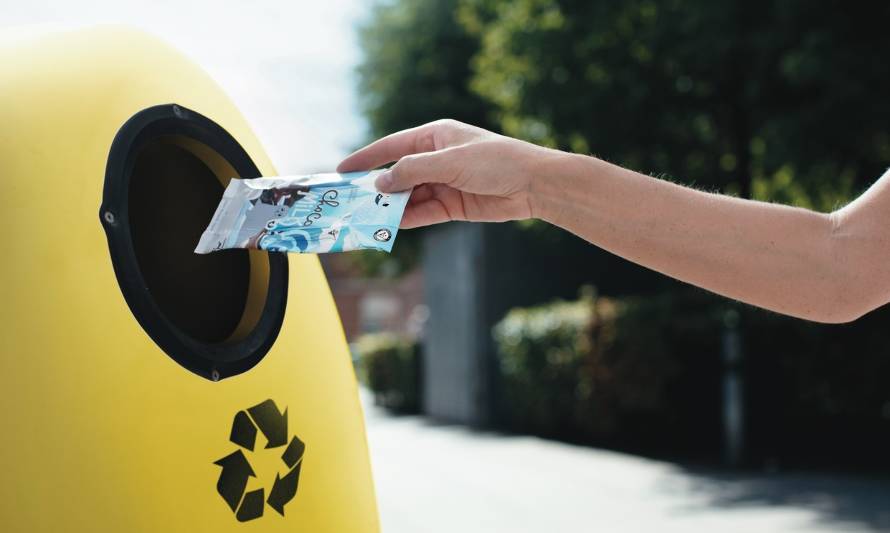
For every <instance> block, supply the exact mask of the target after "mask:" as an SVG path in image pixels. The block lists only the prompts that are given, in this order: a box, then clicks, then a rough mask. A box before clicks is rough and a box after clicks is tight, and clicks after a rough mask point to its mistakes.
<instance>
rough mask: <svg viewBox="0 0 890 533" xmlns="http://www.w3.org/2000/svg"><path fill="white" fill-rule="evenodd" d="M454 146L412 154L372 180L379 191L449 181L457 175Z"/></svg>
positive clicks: (456, 159) (398, 189)
mask: <svg viewBox="0 0 890 533" xmlns="http://www.w3.org/2000/svg"><path fill="white" fill-rule="evenodd" d="M454 151H455V148H446V149H444V150H439V151H437V152H427V153H422V154H413V155H408V156H405V157H403V158H401V159H400V160H399V161H398V162H397V163H396V164H395V165H393V166H391V167H390V168H389V169H387V170H386V171H384V172H383V173H382V174H380V175H379V176H377V180H376V181H375V182H374V185H376V187H377V189H378V190H379V191H380V192H398V191H406V190H409V189H411V188H413V187H416V186H418V185H423V184H424V183H451V182H453V181H454V179H455V176H456V175H457V161H458V160H459V159H458V158H457V157H455V156H456V154H455V153H454Z"/></svg>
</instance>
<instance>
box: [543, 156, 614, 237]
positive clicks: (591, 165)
mask: <svg viewBox="0 0 890 533" xmlns="http://www.w3.org/2000/svg"><path fill="white" fill-rule="evenodd" d="M599 163H602V162H601V161H600V160H598V159H596V158H593V157H590V156H586V155H580V154H574V153H570V152H561V151H559V150H551V149H547V152H546V153H545V154H543V156H541V155H539V156H538V157H537V158H536V159H535V162H534V164H533V165H531V172H530V173H531V175H530V176H529V208H530V210H531V216H532V218H536V219H540V220H543V221H545V222H549V223H551V224H556V225H561V224H560V219H561V218H562V217H563V216H564V215H565V214H566V212H567V211H568V210H569V209H570V208H571V202H572V200H573V198H576V197H577V196H578V194H576V193H577V192H579V191H578V189H579V188H580V187H584V188H585V189H586V188H587V186H585V185H584V184H583V183H582V182H583V181H584V180H585V179H590V178H591V177H592V176H593V175H594V174H595V173H596V165H597V164H599Z"/></svg>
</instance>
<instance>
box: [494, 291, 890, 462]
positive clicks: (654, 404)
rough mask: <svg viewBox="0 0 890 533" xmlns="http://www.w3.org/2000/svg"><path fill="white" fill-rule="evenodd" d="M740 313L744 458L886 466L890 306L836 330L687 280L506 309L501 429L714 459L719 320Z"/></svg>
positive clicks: (500, 354) (500, 333)
mask: <svg viewBox="0 0 890 533" xmlns="http://www.w3.org/2000/svg"><path fill="white" fill-rule="evenodd" d="M727 312H732V313H733V314H735V316H737V317H738V322H739V326H738V327H739V332H740V338H741V342H742V351H743V353H744V355H745V359H744V363H743V366H742V369H741V371H742V374H743V375H744V379H745V382H744V390H745V405H746V429H747V448H748V452H749V459H750V460H751V461H752V462H760V461H769V462H774V461H780V462H782V463H785V464H813V463H826V464H837V465H842V466H843V465H856V464H859V463H862V464H871V465H876V464H888V463H890V460H888V458H887V454H885V453H884V452H883V451H882V450H886V449H887V448H888V446H890V333H888V328H887V324H890V309H887V308H885V309H881V310H878V311H876V312H874V313H872V314H870V315H868V316H866V317H864V318H863V319H860V320H858V321H856V322H855V323H852V324H847V325H840V326H836V325H835V326H830V325H821V324H814V323H810V322H805V321H801V320H795V319H791V318H787V317H782V316H779V315H776V314H773V313H769V312H766V311H762V310H759V309H755V308H752V307H748V306H744V305H741V304H737V303H735V302H731V301H729V300H726V299H723V298H720V297H717V296H713V295H710V294H708V293H705V292H703V291H699V290H696V289H685V288H684V289H681V290H675V291H672V292H670V293H665V294H662V295H658V296H655V297H649V298H642V297H633V298H625V299H620V300H617V299H611V298H598V297H596V295H595V294H593V292H592V291H590V290H588V291H587V292H586V293H585V294H584V295H583V296H582V297H581V298H580V299H579V300H578V301H573V302H564V301H558V302H554V303H552V304H547V305H542V306H537V307H532V308H525V309H514V310H512V311H510V313H508V314H507V316H506V317H505V318H504V319H503V320H502V321H501V322H500V323H499V324H497V325H496V326H495V328H494V331H493V334H494V338H495V343H496V346H497V368H498V369H499V371H500V372H499V376H498V381H497V386H498V391H499V394H498V395H497V396H498V415H499V420H500V422H501V423H502V425H504V426H506V427H507V428H509V429H512V430H517V431H523V432H530V433H534V434H539V435H544V436H549V437H555V438H560V439H566V440H571V441H581V442H587V443H594V444H597V445H605V446H613V447H620V448H622V449H626V450H632V451H638V452H643V453H654V454H657V455H666V454H668V455H674V456H677V455H681V456H690V457H691V456H694V457H696V458H708V457H710V458H714V459H716V458H718V457H719V455H720V451H721V446H722V442H721V435H722V429H721V424H722V422H721V409H722V396H721V387H722V378H723V372H724V369H723V362H722V358H721V356H722V351H723V346H722V342H723V335H724V331H725V327H726V326H725V324H724V317H725V316H727Z"/></svg>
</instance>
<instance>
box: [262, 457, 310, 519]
mask: <svg viewBox="0 0 890 533" xmlns="http://www.w3.org/2000/svg"><path fill="white" fill-rule="evenodd" d="M302 467H303V463H302V462H300V463H299V464H298V465H297V466H296V467H294V469H293V470H291V471H290V472H288V473H287V475H286V476H284V477H280V476H279V475H278V474H275V484H274V485H272V490H271V491H270V492H269V499H268V500H266V503H268V504H269V507H271V508H272V509H275V510H276V511H278V514H280V515H281V516H284V506H285V504H287V502H289V501H291V500H292V499H294V496H296V495H297V484H298V483H299V482H300V469H301V468H302Z"/></svg>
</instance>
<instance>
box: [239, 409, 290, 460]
mask: <svg viewBox="0 0 890 533" xmlns="http://www.w3.org/2000/svg"><path fill="white" fill-rule="evenodd" d="M247 412H248V413H250V416H251V418H253V420H254V422H256V425H257V426H259V428H260V431H262V432H263V435H265V436H266V440H267V441H268V442H267V443H266V448H276V447H278V446H284V445H285V444H287V409H285V410H284V413H280V412H279V411H278V407H277V406H276V405H275V402H273V401H272V400H266V401H265V402H263V403H260V404H257V405H254V406H253V407H251V408H250V409H248V410H247Z"/></svg>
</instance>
